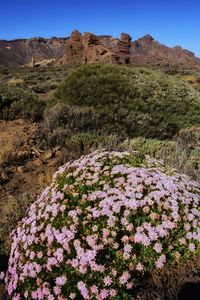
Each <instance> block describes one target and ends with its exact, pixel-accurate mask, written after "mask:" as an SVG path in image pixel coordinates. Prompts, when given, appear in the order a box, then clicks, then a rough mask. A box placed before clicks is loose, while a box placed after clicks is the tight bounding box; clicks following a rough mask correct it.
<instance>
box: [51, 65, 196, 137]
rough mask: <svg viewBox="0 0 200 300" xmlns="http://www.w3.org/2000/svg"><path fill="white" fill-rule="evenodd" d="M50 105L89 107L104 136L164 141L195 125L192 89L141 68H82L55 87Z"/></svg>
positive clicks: (159, 73)
mask: <svg viewBox="0 0 200 300" xmlns="http://www.w3.org/2000/svg"><path fill="white" fill-rule="evenodd" d="M55 100H57V101H63V102H65V103H67V104H70V105H73V106H74V105H75V106H77V107H82V108H84V107H92V108H93V110H94V111H95V114H96V118H97V125H98V128H99V129H102V130H104V131H106V133H108V134H110V133H117V134H120V135H121V134H123V135H126V136H129V137H133V136H145V137H151V138H152V137H153V138H154V137H156V138H168V137H171V136H173V135H174V134H175V133H177V132H178V130H179V129H180V128H182V127H189V126H191V125H193V124H199V123H200V114H199V111H200V97H199V95H198V93H197V92H196V91H195V90H194V89H193V88H192V87H190V86H189V85H188V84H186V83H184V82H182V81H181V80H179V79H177V78H173V77H171V76H169V75H166V74H164V73H161V72H156V71H150V70H146V69H141V68H126V67H122V66H113V65H98V64H97V65H85V66H81V67H79V68H77V69H75V70H74V71H72V72H71V73H70V74H69V75H68V76H67V77H66V79H65V80H64V81H63V82H62V83H61V85H60V86H58V88H57V90H56V92H55V95H54V101H55Z"/></svg>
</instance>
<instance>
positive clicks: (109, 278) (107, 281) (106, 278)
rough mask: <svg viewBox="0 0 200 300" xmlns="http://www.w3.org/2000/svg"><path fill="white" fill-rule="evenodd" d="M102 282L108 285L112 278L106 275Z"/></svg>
mask: <svg viewBox="0 0 200 300" xmlns="http://www.w3.org/2000/svg"><path fill="white" fill-rule="evenodd" d="M103 282H104V284H105V285H106V286H109V285H111V284H112V278H111V277H110V276H106V277H104V279H103Z"/></svg>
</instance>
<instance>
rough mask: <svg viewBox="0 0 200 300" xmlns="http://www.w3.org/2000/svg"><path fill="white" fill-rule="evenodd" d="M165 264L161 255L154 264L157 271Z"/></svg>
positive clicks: (164, 257) (164, 258)
mask: <svg viewBox="0 0 200 300" xmlns="http://www.w3.org/2000/svg"><path fill="white" fill-rule="evenodd" d="M165 262H166V256H165V255H164V254H162V255H161V256H160V257H159V258H158V259H157V260H156V262H155V266H156V268H157V269H161V268H162V267H163V265H164V263H165Z"/></svg>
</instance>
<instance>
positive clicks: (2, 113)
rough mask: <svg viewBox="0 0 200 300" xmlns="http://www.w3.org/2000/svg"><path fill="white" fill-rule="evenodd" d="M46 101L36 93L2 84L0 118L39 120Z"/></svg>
mask: <svg viewBox="0 0 200 300" xmlns="http://www.w3.org/2000/svg"><path fill="white" fill-rule="evenodd" d="M44 108H45V103H44V102H42V101H41V100H40V99H39V98H38V97H37V96H36V95H35V94H33V93H31V92H28V91H25V90H23V89H20V88H14V87H7V86H0V119H5V120H9V119H11V120H12V119H16V118H24V119H27V120H32V121H39V120H41V119H42V117H43V112H44Z"/></svg>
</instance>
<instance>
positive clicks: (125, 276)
mask: <svg viewBox="0 0 200 300" xmlns="http://www.w3.org/2000/svg"><path fill="white" fill-rule="evenodd" d="M130 277H131V275H130V273H129V272H127V271H125V272H123V274H122V276H121V277H120V278H119V282H120V283H122V284H125V283H127V281H128V280H129V278H130Z"/></svg>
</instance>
